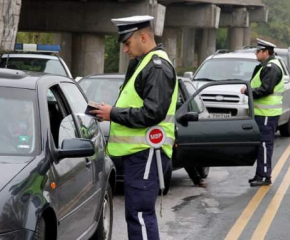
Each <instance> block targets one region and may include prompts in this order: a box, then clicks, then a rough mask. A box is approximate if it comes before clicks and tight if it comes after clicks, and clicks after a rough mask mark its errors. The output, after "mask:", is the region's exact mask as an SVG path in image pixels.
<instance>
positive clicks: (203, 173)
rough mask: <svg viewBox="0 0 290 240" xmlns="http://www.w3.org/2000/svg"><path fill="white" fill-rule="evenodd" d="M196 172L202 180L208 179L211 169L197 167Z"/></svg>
mask: <svg viewBox="0 0 290 240" xmlns="http://www.w3.org/2000/svg"><path fill="white" fill-rule="evenodd" d="M196 170H197V172H198V173H199V175H200V176H201V177H202V178H207V176H208V173H209V167H197V168H196Z"/></svg>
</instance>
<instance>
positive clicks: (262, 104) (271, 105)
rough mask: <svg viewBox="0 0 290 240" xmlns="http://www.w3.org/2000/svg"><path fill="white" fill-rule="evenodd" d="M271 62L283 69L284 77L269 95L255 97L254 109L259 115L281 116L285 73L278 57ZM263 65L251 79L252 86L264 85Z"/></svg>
mask: <svg viewBox="0 0 290 240" xmlns="http://www.w3.org/2000/svg"><path fill="white" fill-rule="evenodd" d="M269 63H273V64H276V65H277V66H278V67H279V68H280V69H281V71H282V79H281V81H280V82H279V83H278V84H277V85H276V86H275V88H274V92H273V93H272V94H270V95H268V96H265V97H262V98H259V99H254V111H255V115H257V116H279V115H281V114H282V112H283V93H284V74H283V69H282V66H281V64H280V62H279V60H278V59H273V60H271V61H269ZM262 69H263V67H262V68H261V69H260V70H259V71H258V72H257V74H256V75H255V76H254V78H253V79H252V81H251V88H258V87H260V86H261V85H262V81H261V78H260V73H261V71H262Z"/></svg>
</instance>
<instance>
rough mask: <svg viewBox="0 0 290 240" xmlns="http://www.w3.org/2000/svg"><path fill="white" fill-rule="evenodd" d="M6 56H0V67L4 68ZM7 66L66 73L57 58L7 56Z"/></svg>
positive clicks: (64, 74)
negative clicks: (0, 58)
mask: <svg viewBox="0 0 290 240" xmlns="http://www.w3.org/2000/svg"><path fill="white" fill-rule="evenodd" d="M6 61H7V58H2V60H1V63H0V67H1V68H4V67H5V65H6ZM7 68H9V69H17V70H24V71H33V72H44V73H51V74H56V75H61V76H67V73H66V71H65V69H64V67H63V66H62V64H61V63H60V61H58V60H54V59H40V58H9V59H8V63H7Z"/></svg>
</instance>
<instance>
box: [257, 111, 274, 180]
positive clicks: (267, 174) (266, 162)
mask: <svg viewBox="0 0 290 240" xmlns="http://www.w3.org/2000/svg"><path fill="white" fill-rule="evenodd" d="M255 120H256V122H257V124H258V127H259V129H260V148H259V152H258V157H257V169H256V175H257V176H258V177H261V178H271V173H272V155H273V147H274V140H275V132H276V129H277V126H278V120H279V116H274V117H265V116H255Z"/></svg>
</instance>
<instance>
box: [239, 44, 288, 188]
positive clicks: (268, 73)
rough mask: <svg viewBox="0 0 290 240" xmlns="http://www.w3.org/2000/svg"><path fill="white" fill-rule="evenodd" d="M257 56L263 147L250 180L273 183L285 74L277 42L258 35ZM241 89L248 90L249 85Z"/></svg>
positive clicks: (254, 183) (255, 76)
mask: <svg viewBox="0 0 290 240" xmlns="http://www.w3.org/2000/svg"><path fill="white" fill-rule="evenodd" d="M257 42H258V46H257V51H256V56H257V59H258V61H259V62H260V64H259V65H257V66H256V68H255V70H254V72H253V76H252V80H251V88H252V92H253V98H254V111H255V120H256V122H257V124H258V126H259V129H260V148H259V152H258V157H257V169H256V175H255V176H254V178H252V179H249V183H250V185H251V186H252V187H254V186H265V185H270V184H271V183H272V182H271V172H272V166H271V161H272V155H273V147H274V139H275V136H274V134H275V132H276V129H277V126H278V120H279V116H280V115H281V114H282V102H283V93H284V74H283V70H282V66H281V64H280V62H279V60H278V59H276V58H275V54H274V48H275V47H276V46H275V45H274V44H272V43H269V42H266V41H263V40H261V39H257ZM241 93H244V94H246V95H247V94H248V92H247V89H246V88H245V87H244V88H242V89H241Z"/></svg>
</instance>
